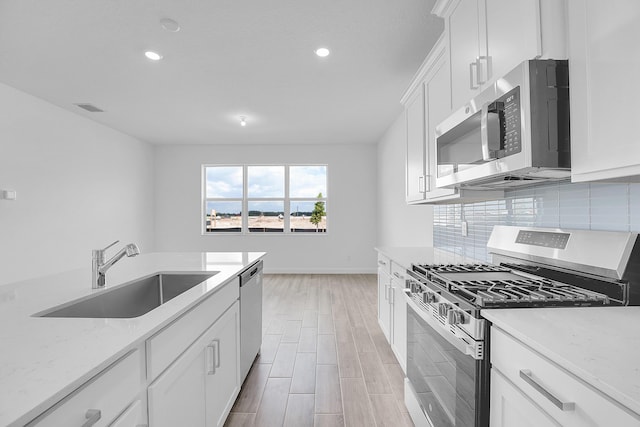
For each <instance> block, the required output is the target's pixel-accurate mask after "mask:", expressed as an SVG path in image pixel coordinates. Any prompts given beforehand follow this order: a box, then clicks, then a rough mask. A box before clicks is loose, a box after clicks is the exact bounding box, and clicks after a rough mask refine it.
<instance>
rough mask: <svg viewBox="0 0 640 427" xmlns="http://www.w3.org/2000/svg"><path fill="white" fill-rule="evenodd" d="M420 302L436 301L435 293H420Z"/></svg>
mask: <svg viewBox="0 0 640 427" xmlns="http://www.w3.org/2000/svg"><path fill="white" fill-rule="evenodd" d="M422 302H424V303H425V304H429V303H432V302H436V294H434V293H433V292H424V293H423V294H422Z"/></svg>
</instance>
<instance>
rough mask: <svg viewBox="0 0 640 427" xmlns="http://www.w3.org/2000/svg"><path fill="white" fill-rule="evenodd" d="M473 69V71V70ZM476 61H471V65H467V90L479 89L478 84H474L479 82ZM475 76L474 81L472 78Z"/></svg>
mask: <svg viewBox="0 0 640 427" xmlns="http://www.w3.org/2000/svg"><path fill="white" fill-rule="evenodd" d="M474 68H475V70H474ZM478 68H480V67H479V65H478V60H475V61H473V62H472V63H470V64H469V89H478V88H479V87H480V85H479V84H477V83H476V82H477V81H478V80H479V79H478ZM474 74H475V77H476V78H475V80H474V78H473V76H474Z"/></svg>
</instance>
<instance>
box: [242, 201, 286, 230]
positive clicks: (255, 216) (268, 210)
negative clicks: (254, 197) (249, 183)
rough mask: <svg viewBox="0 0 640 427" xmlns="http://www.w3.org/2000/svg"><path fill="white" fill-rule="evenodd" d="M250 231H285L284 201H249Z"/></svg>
mask: <svg viewBox="0 0 640 427" xmlns="http://www.w3.org/2000/svg"><path fill="white" fill-rule="evenodd" d="M249 231H251V232H269V231H275V232H283V231H284V202H282V201H280V202H249Z"/></svg>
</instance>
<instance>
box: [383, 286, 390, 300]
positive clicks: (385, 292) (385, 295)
mask: <svg viewBox="0 0 640 427" xmlns="http://www.w3.org/2000/svg"><path fill="white" fill-rule="evenodd" d="M384 299H386V300H387V301H389V285H384Z"/></svg>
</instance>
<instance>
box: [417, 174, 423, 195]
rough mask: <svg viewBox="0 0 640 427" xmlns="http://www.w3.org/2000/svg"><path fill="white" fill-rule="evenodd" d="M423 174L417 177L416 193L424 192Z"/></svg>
mask: <svg viewBox="0 0 640 427" xmlns="http://www.w3.org/2000/svg"><path fill="white" fill-rule="evenodd" d="M424 188H425V187H424V176H419V177H418V193H424V192H425V190H424Z"/></svg>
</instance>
